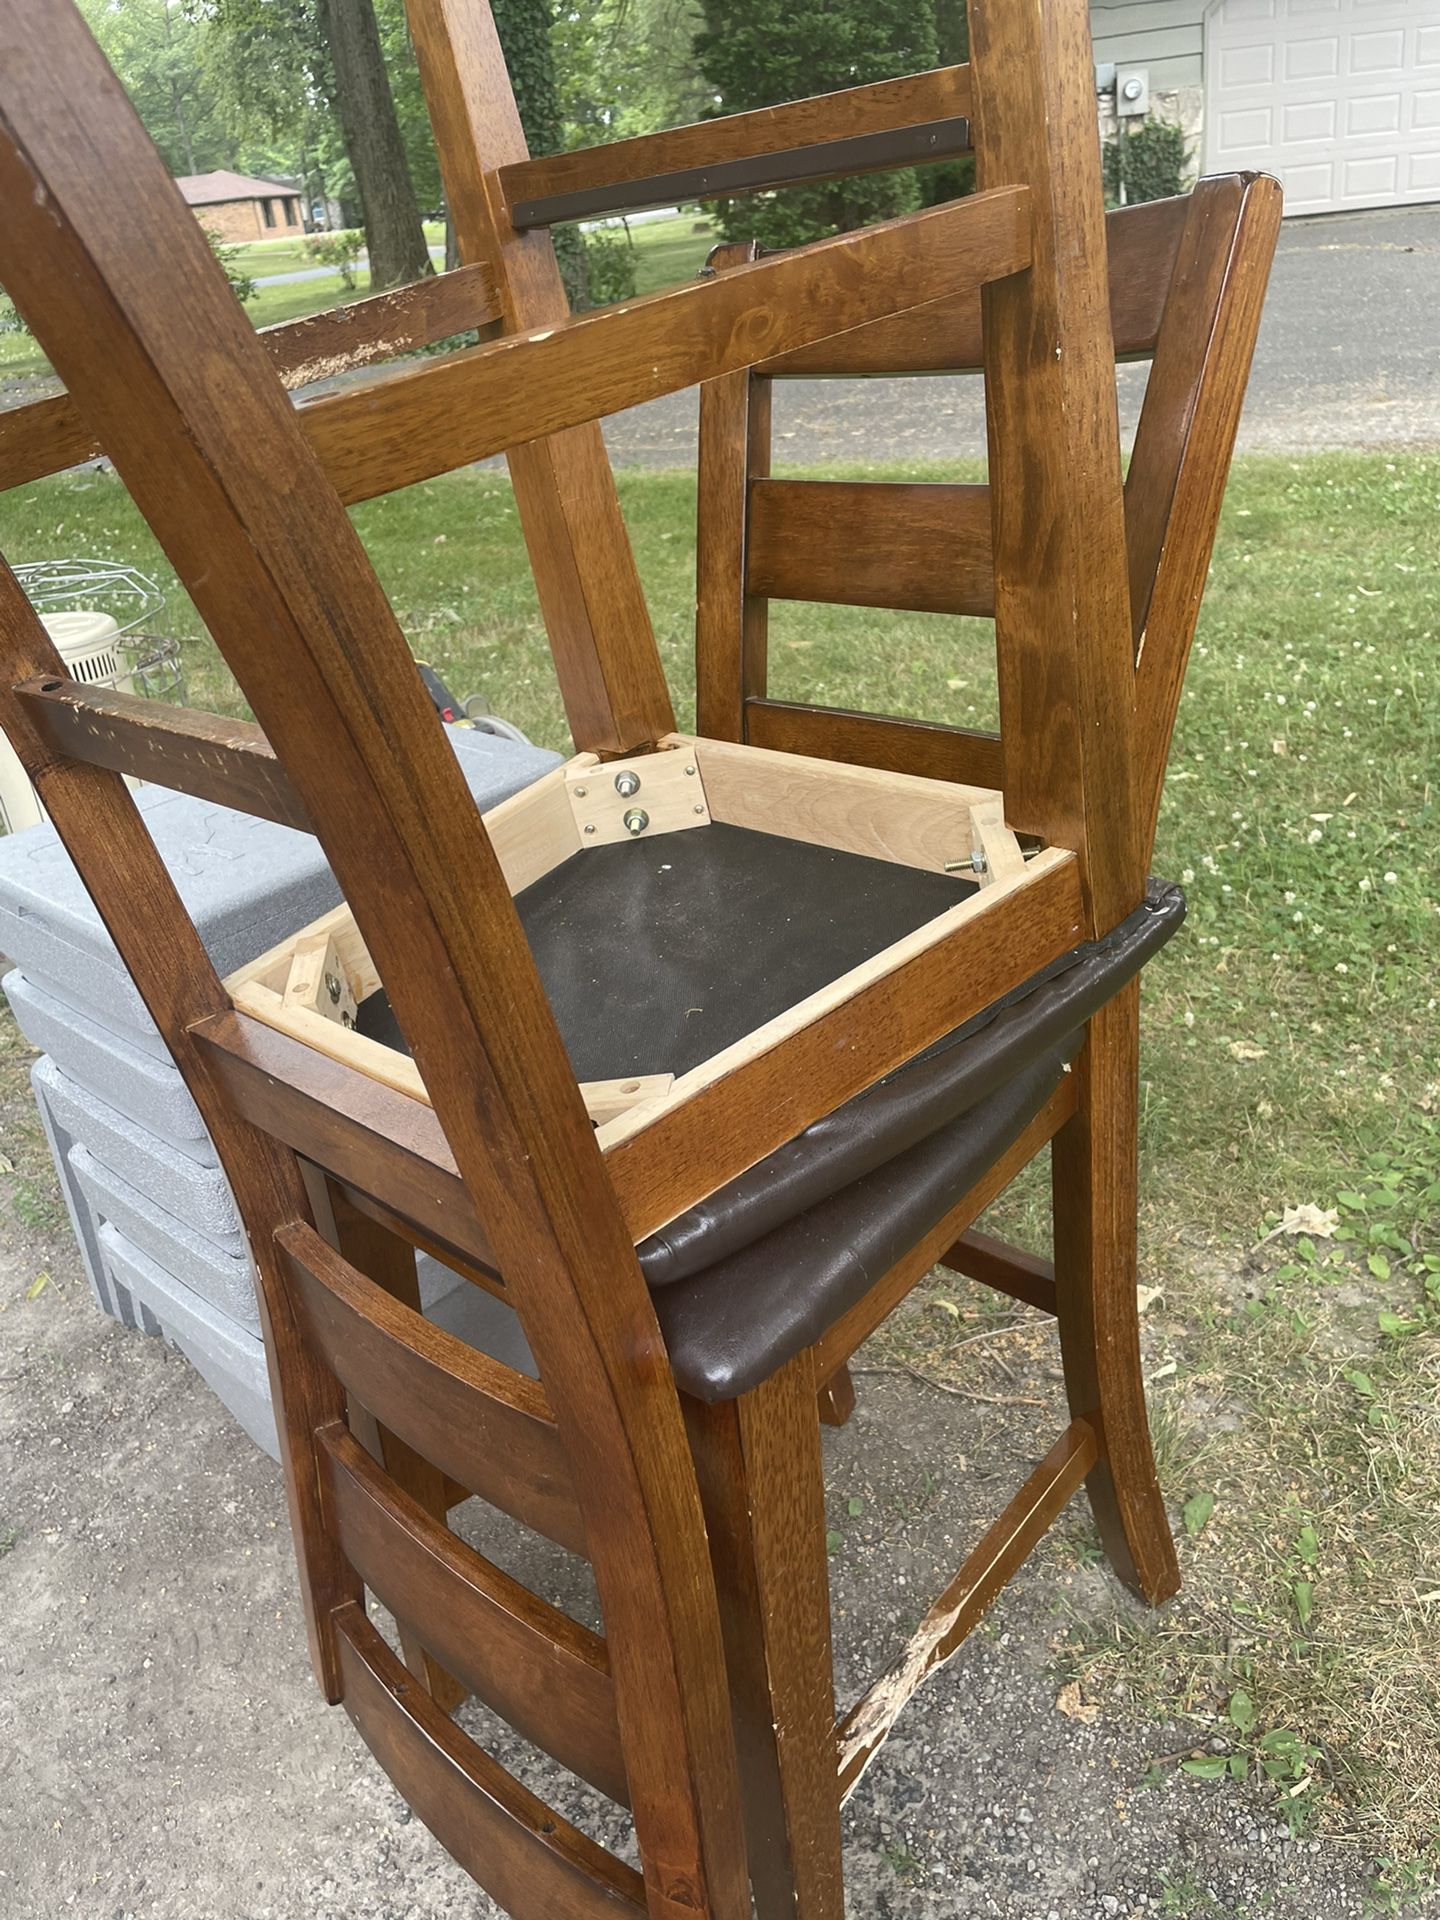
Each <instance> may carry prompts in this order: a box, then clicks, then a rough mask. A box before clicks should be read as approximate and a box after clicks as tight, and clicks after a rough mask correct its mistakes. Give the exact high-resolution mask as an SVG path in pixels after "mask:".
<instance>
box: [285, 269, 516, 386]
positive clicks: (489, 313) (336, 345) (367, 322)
mask: <svg viewBox="0 0 1440 1920" xmlns="http://www.w3.org/2000/svg"><path fill="white" fill-rule="evenodd" d="M498 317H499V307H498V305H497V303H496V299H495V294H494V291H493V289H492V287H491V285H490V279H489V275H488V274H487V273H486V272H485V270H484V268H483V267H475V266H471V267H456V268H455V270H454V271H453V272H452V273H432V274H427V275H426V277H425V278H424V279H423V280H416V281H414V282H413V283H412V284H411V285H410V286H408V287H396V288H394V289H393V290H392V291H391V292H389V293H377V294H373V295H372V296H371V297H370V298H369V299H368V300H352V301H351V302H350V304H349V306H346V307H331V308H329V309H328V310H327V311H326V312H324V313H311V314H306V315H305V316H304V318H303V319H300V320H284V321H281V322H280V324H279V325H278V326H274V327H262V328H261V329H260V341H261V344H262V345H263V346H264V347H265V349H266V351H267V352H268V353H269V355H270V364H271V365H272V366H273V367H274V368H275V371H276V372H277V373H278V374H279V375H280V376H281V378H282V379H283V380H284V382H285V384H286V386H287V387H300V386H304V385H305V384H306V383H307V382H309V381H311V380H328V379H331V378H333V377H334V375H336V374H337V373H348V372H351V371H352V370H353V369H354V368H356V367H364V366H369V365H370V364H371V363H372V362H373V361H376V360H390V359H394V358H395V356H396V355H398V354H402V353H411V352H413V351H414V350H415V349H416V348H417V347H429V346H433V345H434V344H435V343H436V342H437V341H439V340H448V339H449V338H450V337H451V335H452V334H460V333H473V332H474V331H476V329H477V328H481V327H487V326H489V325H490V324H491V322H492V321H494V320H495V319H497V318H498Z"/></svg>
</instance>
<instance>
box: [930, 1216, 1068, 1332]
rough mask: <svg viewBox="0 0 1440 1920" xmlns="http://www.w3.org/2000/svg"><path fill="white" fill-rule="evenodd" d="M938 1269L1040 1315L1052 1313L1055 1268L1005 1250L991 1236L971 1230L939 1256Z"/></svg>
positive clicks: (1032, 1256)
mask: <svg viewBox="0 0 1440 1920" xmlns="http://www.w3.org/2000/svg"><path fill="white" fill-rule="evenodd" d="M940 1265H941V1266H942V1267H948V1268H949V1269H950V1271H951V1272H952V1273H963V1274H964V1275H965V1277H966V1279H967V1280H978V1281H979V1282H980V1283H981V1285H982V1286H986V1287H991V1288H993V1289H994V1291H995V1292H996V1293H1004V1294H1008V1295H1009V1296H1010V1298H1011V1299H1012V1300H1023V1301H1024V1303H1025V1305H1026V1306H1028V1307H1038V1308H1039V1309H1040V1311H1041V1312H1042V1313H1054V1311H1055V1266H1054V1262H1053V1261H1050V1260H1042V1259H1041V1258H1040V1256H1039V1255H1038V1254H1034V1253H1025V1252H1024V1251H1022V1249H1021V1248H1019V1247H1012V1246H1007V1244H1006V1243H1005V1241H1003V1240H997V1239H995V1237H994V1236H993V1235H992V1234H988V1233H977V1232H976V1231H975V1229H974V1228H971V1229H970V1230H969V1231H968V1232H966V1233H962V1234H961V1235H960V1237H959V1239H958V1240H956V1241H955V1243H954V1245H953V1246H952V1247H950V1248H949V1250H948V1251H947V1252H946V1253H944V1254H943V1255H942V1256H941V1259H940Z"/></svg>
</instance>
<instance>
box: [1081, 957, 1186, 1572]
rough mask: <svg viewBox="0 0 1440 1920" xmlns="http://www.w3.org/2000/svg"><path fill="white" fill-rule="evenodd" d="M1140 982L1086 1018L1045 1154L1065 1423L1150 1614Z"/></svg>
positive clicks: (1158, 1547) (1159, 1538)
mask: <svg viewBox="0 0 1440 1920" xmlns="http://www.w3.org/2000/svg"><path fill="white" fill-rule="evenodd" d="M1139 1051H1140V982H1139V981H1138V980H1132V981H1131V983H1130V985H1129V986H1128V987H1124V988H1122V989H1121V991H1120V992H1119V993H1118V994H1117V995H1116V997H1115V998H1114V999H1113V1000H1111V1001H1110V1002H1109V1003H1108V1005H1106V1006H1104V1007H1102V1008H1101V1010H1100V1011H1099V1013H1097V1014H1095V1015H1094V1016H1093V1017H1092V1018H1091V1020H1090V1024H1089V1029H1088V1038H1087V1040H1086V1042H1085V1046H1084V1048H1083V1049H1082V1051H1081V1054H1080V1058H1079V1059H1078V1060H1077V1061H1076V1063H1075V1068H1074V1072H1073V1074H1072V1075H1071V1078H1072V1079H1073V1080H1074V1081H1075V1083H1076V1084H1075V1093H1076V1110H1075V1116H1074V1118H1073V1119H1072V1120H1070V1121H1069V1122H1068V1123H1067V1124H1066V1125H1065V1126H1064V1127H1062V1128H1061V1130H1060V1132H1059V1133H1057V1134H1056V1136H1055V1142H1054V1145H1053V1147H1052V1148H1051V1171H1052V1191H1053V1207H1054V1217H1055V1307H1056V1316H1057V1319H1058V1321H1059V1326H1060V1352H1061V1356H1062V1358H1063V1361H1064V1366H1065V1391H1066V1393H1067V1395H1068V1396H1069V1401H1070V1411H1071V1414H1072V1415H1073V1416H1074V1417H1075V1418H1076V1419H1077V1420H1089V1421H1092V1422H1093V1423H1094V1426H1095V1429H1096V1432H1097V1433H1098V1434H1099V1436H1100V1458H1099V1460H1098V1461H1097V1462H1096V1464H1095V1466H1094V1468H1093V1469H1092V1470H1091V1473H1090V1479H1089V1492H1090V1505H1091V1506H1092V1508H1093V1509H1094V1512H1095V1520H1096V1523H1097V1525H1098V1526H1099V1528H1100V1538H1101V1540H1102V1541H1103V1543H1104V1546H1105V1552H1106V1555H1107V1557H1108V1559H1109V1561H1110V1565H1111V1566H1112V1567H1113V1568H1114V1570H1115V1572H1116V1574H1117V1575H1118V1576H1119V1578H1120V1579H1122V1580H1123V1581H1124V1582H1125V1584H1126V1585H1127V1586H1128V1587H1130V1588H1131V1589H1132V1590H1133V1591H1134V1592H1135V1593H1137V1594H1139V1595H1140V1597H1141V1598H1142V1599H1144V1600H1148V1601H1149V1602H1150V1604H1151V1605H1152V1606H1155V1605H1158V1604H1159V1602H1160V1601H1162V1600H1168V1599H1169V1598H1170V1596H1171V1594H1172V1593H1174V1592H1176V1590H1177V1589H1178V1588H1179V1585H1180V1570H1179V1566H1178V1564H1177V1562H1176V1558H1175V1542H1174V1541H1173V1539H1172V1538H1171V1536H1170V1521H1169V1517H1168V1516H1167V1514H1166V1512H1165V1501H1164V1499H1163V1497H1162V1495H1161V1492H1160V1488H1159V1484H1158V1482H1157V1480H1156V1478H1155V1456H1154V1454H1153V1452H1152V1450H1151V1446H1150V1426H1149V1419H1148V1416H1147V1414H1146V1410H1145V1376H1144V1373H1143V1371H1142V1369H1141V1364H1140V1316H1139V1311H1138V1308H1137V1305H1136V1298H1135V1283H1136V1277H1137V1271H1136V1269H1137V1254H1136V1245H1135V1236H1136V1213H1137V1209H1138V1205H1139V1196H1138V1169H1137V1159H1138V1151H1139V1150H1138V1143H1137V1134H1138V1106H1139V1097H1140V1088H1139V1079H1140V1068H1139Z"/></svg>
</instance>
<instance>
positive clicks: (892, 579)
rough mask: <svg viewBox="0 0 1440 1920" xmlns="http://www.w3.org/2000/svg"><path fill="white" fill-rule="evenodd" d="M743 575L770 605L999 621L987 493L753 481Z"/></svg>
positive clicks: (927, 486) (891, 484) (934, 485)
mask: <svg viewBox="0 0 1440 1920" xmlns="http://www.w3.org/2000/svg"><path fill="white" fill-rule="evenodd" d="M745 569H746V586H747V587H748V589H749V591H750V592H751V593H752V594H763V595H766V596H767V597H768V598H770V599H773V600H821V601H831V602H836V601H838V602H840V603H841V604H843V605H845V606H849V607H897V608H907V609H909V610H911V611H914V612H917V613H970V614H981V615H986V614H993V613H994V611H995V577H994V571H993V568H992V566H991V560H990V490H989V488H988V487H975V486H955V485H947V484H943V483H938V482H928V483H927V482H919V483H916V482H902V481H866V480H765V479H754V478H752V479H751V481H750V499H749V509H748V528H747V532H746V539H745Z"/></svg>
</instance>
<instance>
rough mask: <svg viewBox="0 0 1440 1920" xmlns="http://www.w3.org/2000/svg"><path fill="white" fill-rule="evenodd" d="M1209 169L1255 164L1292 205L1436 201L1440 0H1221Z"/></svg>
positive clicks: (1208, 82)
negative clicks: (1276, 180)
mask: <svg viewBox="0 0 1440 1920" xmlns="http://www.w3.org/2000/svg"><path fill="white" fill-rule="evenodd" d="M1205 130H1206V131H1205V162H1206V168H1207V171H1210V172H1225V171H1229V170H1231V169H1233V168H1237V167H1259V168H1262V169H1264V170H1265V171H1266V172H1268V173H1278V174H1279V176H1280V178H1281V179H1282V180H1283V181H1284V183H1285V211H1286V212H1287V213H1323V212H1325V211H1327V210H1330V209H1334V208H1346V207H1395V206H1406V205H1410V204H1413V203H1414V202H1416V201H1421V200H1440V0H1217V4H1216V5H1215V6H1214V7H1212V9H1211V10H1210V12H1209V13H1208V14H1207V15H1206V17H1205Z"/></svg>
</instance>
